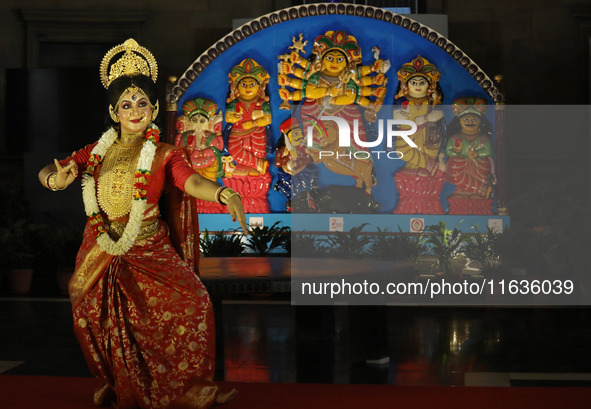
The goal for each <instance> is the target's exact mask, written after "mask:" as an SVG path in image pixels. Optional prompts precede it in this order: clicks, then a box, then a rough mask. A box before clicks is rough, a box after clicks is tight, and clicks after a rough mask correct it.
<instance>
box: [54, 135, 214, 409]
mask: <svg viewBox="0 0 591 409" xmlns="http://www.w3.org/2000/svg"><path fill="white" fill-rule="evenodd" d="M93 146H94V145H90V146H87V147H86V148H85V149H82V150H80V151H78V152H77V153H76V154H75V155H73V157H72V159H74V160H75V161H76V163H77V164H78V167H79V168H80V169H83V167H84V165H85V163H86V161H87V159H88V157H89V155H90V152H91V150H92V148H93ZM113 146H115V144H114V145H113ZM109 149H112V148H109ZM69 160H70V158H68V159H66V160H65V161H63V162H67V161H69ZM101 166H108V161H107V160H106V159H105V161H104V163H103V164H102V165H99V166H98V167H97V168H96V169H95V171H94V178H95V180H98V181H99V183H100V179H99V176H100V175H101ZM193 173H194V171H193V169H192V168H191V166H190V164H189V163H188V161H187V159H186V156H185V155H184V153H183V151H182V149H180V148H178V147H173V146H171V145H167V144H161V143H160V144H158V147H157V150H156V155H155V158H154V162H153V164H152V175H151V177H150V179H149V181H148V184H147V190H148V196H147V203H148V206H147V210H146V212H145V213H144V219H143V223H142V228H141V230H140V234H139V236H138V237H137V239H136V241H135V243H134V245H133V246H132V247H131V249H130V250H129V251H127V252H126V253H125V254H124V255H122V256H112V255H109V254H107V253H106V252H104V251H102V250H101V248H100V247H99V246H98V245H97V242H96V238H95V230H94V229H93V228H92V227H91V226H90V225H89V224H88V225H87V226H86V229H85V232H84V240H83V244H82V247H81V248H80V251H79V253H78V256H77V260H76V271H75V273H74V276H73V277H72V280H71V281H70V298H71V301H72V310H73V316H74V333H75V335H76V337H77V338H78V340H79V342H80V345H81V347H82V350H83V352H84V356H85V358H86V361H87V363H88V365H89V368H90V370H91V372H92V373H93V375H94V376H96V377H97V378H99V379H101V380H102V381H103V382H104V384H105V386H104V387H102V388H101V391H102V392H101V394H102V395H103V396H107V395H108V393H104V392H105V391H107V392H111V391H109V388H110V389H111V390H112V391H113V392H115V395H116V402H114V404H115V405H116V407H118V408H120V409H132V408H199V409H201V408H208V407H209V406H211V405H212V404H213V403H214V402H215V399H216V395H217V394H218V388H217V386H216V385H215V384H214V383H213V375H214V366H215V333H214V330H215V327H214V317H213V308H212V304H211V301H210V298H209V295H208V293H207V291H206V289H205V287H204V286H203V284H202V283H201V281H200V279H199V277H198V276H197V275H196V274H195V270H194V269H193V266H192V265H191V264H192V263H193V262H194V261H195V257H196V256H197V255H198V251H195V244H196V243H195V237H194V236H192V233H191V232H192V228H193V227H194V223H195V222H196V218H195V214H194V213H193V212H192V207H191V206H189V199H188V195H185V194H182V192H181V191H179V190H178V189H181V190H182V189H183V186H184V183H185V181H186V179H187V178H188V177H189V176H190V175H192V174H193ZM167 185H170V186H167ZM174 186H176V188H178V189H176V188H174ZM113 188H117V186H115V185H113ZM165 188H167V189H172V191H175V190H176V193H178V195H177V196H178V197H181V196H183V197H184V199H183V200H181V202H180V204H179V206H178V207H177V208H176V209H170V208H169V209H167V211H168V212H169V213H170V212H175V211H176V212H179V213H181V214H182V216H180V217H173V225H171V229H172V234H171V232H170V231H169V225H167V223H165V222H164V221H163V220H162V219H160V218H159V214H160V211H159V208H158V202H159V199H160V198H161V195H162V194H163V192H164V191H165ZM173 193H174V192H173ZM103 216H104V217H105V220H108V218H107V215H106V214H105V215H103ZM127 217H128V216H124V217H121V218H119V219H116V220H109V221H108V222H107V224H110V226H111V227H110V229H111V231H110V235H116V234H117V225H120V226H125V223H126V218H127ZM179 232H180V235H179ZM183 234H184V236H183ZM181 236H182V237H181ZM171 238H172V239H175V243H176V244H179V245H181V248H180V249H179V252H180V254H182V255H183V258H184V259H185V260H183V259H182V258H181V256H179V252H177V249H175V247H174V246H173V243H172V241H171ZM112 395H113V394H112V393H111V396H112ZM95 398H97V394H95ZM99 398H100V396H99ZM99 400H100V399H99ZM95 403H97V404H98V403H103V404H109V403H110V402H95Z"/></svg>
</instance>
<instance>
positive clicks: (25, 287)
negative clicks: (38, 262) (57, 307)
mask: <svg viewBox="0 0 591 409" xmlns="http://www.w3.org/2000/svg"><path fill="white" fill-rule="evenodd" d="M45 227H46V226H44V225H41V224H36V223H32V222H30V221H29V220H28V219H26V218H21V219H17V220H14V221H9V222H8V223H7V225H6V226H5V227H3V231H2V233H1V236H2V237H3V243H2V245H3V251H4V252H5V254H6V256H5V260H6V267H7V270H8V283H9V289H10V292H11V293H14V294H27V293H29V292H30V290H31V283H32V279H33V270H34V269H33V267H34V263H35V256H36V255H37V254H38V253H39V251H40V249H41V243H42V240H41V239H40V237H41V234H42V231H43V230H44V229H45Z"/></svg>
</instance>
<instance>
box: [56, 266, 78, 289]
mask: <svg viewBox="0 0 591 409" xmlns="http://www.w3.org/2000/svg"><path fill="white" fill-rule="evenodd" d="M73 274H74V267H70V268H60V269H58V270H57V271H56V272H55V278H56V280H57V288H58V290H59V293H60V294H66V295H67V294H68V293H69V291H68V284H69V283H70V279H71V278H72V275H73Z"/></svg>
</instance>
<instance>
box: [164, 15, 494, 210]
mask: <svg viewBox="0 0 591 409" xmlns="http://www.w3.org/2000/svg"><path fill="white" fill-rule="evenodd" d="M338 33H343V34H342V35H340V36H339V35H338ZM300 35H301V37H300ZM321 37H323V39H322V41H323V42H324V44H328V46H327V47H324V49H322V50H320V49H321V48H322V47H316V48H315V47H314V42H315V40H317V39H320V38H321ZM298 39H300V40H301V41H300V42H299V43H298ZM305 42H307V43H306V45H305V46H304V45H303V44H304V43H305ZM353 43H355V44H354V45H352V44H353ZM298 45H299V46H300V48H301V51H300V52H301V57H304V59H310V58H311V57H312V53H313V52H314V51H316V57H317V58H325V57H326V55H327V54H329V51H334V50H336V51H337V55H338V52H341V53H343V54H347V53H348V52H350V50H351V47H353V48H354V47H357V48H358V50H359V53H358V54H355V55H354V56H353V53H352V52H351V53H350V54H347V55H346V57H347V58H346V59H347V62H348V63H351V62H352V60H355V61H356V63H357V65H356V67H354V68H355V70H356V72H357V73H358V77H357V78H353V80H355V81H356V82H357V88H355V85H354V84H353V85H352V88H351V89H355V90H356V92H357V98H356V100H355V104H357V105H359V108H360V110H361V111H362V112H365V111H366V110H368V109H369V108H368V107H370V108H371V106H372V104H373V105H376V100H377V99H378V98H381V99H382V100H381V102H380V103H381V104H382V105H383V106H387V105H394V104H397V103H398V104H400V103H401V100H402V99H403V97H400V95H402V93H400V86H401V83H402V82H404V81H408V80H410V78H411V77H415V78H418V77H416V76H414V74H413V75H406V76H405V73H407V74H408V72H410V71H412V70H415V71H416V72H418V73H419V74H420V73H421V72H422V71H421V70H423V71H424V70H425V65H427V64H430V65H432V66H433V67H435V69H436V70H437V72H438V73H439V75H438V77H437V81H438V86H439V87H440V88H439V89H441V90H442V100H441V101H440V102H439V104H441V106H444V107H448V108H449V109H448V111H446V113H445V118H444V119H445V122H447V123H451V121H452V120H453V119H454V118H455V116H458V115H462V114H463V113H470V112H477V110H475V109H473V108H474V107H473V106H470V107H468V108H469V109H468V108H466V107H464V108H462V109H463V110H462V109H460V110H457V111H454V112H452V109H451V107H452V104H454V103H455V102H457V101H459V102H460V103H463V104H464V105H466V104H468V105H469V104H470V101H472V102H471V103H472V104H474V103H475V102H474V101H479V102H478V103H477V105H478V104H485V105H488V110H486V112H484V111H482V112H481V113H480V114H479V115H482V118H483V120H486V122H487V123H489V124H491V131H490V132H489V135H490V139H491V141H490V143H492V148H491V149H489V150H492V152H491V153H490V161H491V163H492V161H493V158H494V163H493V168H494V171H495V174H494V178H495V182H496V183H495V189H494V190H495V191H494V195H492V196H491V198H490V202H492V205H490V204H489V207H490V211H489V213H487V214H497V213H498V214H505V211H506V209H505V200H506V176H505V165H504V152H503V129H502V122H503V104H504V94H503V92H502V90H501V84H500V82H498V80H500V78H497V80H496V81H493V80H492V79H491V78H490V77H489V76H487V75H486V74H485V73H484V72H483V71H482V70H481V69H480V67H478V65H477V64H476V63H475V62H474V61H473V60H472V59H470V58H469V57H468V56H467V55H466V54H465V53H464V52H463V51H461V50H460V49H459V48H458V47H457V46H456V45H455V44H453V43H452V42H451V41H449V40H448V39H447V38H445V37H443V36H442V35H441V34H439V33H437V32H436V31H434V30H431V29H430V28H428V27H426V26H424V25H422V24H420V23H418V22H416V21H414V20H412V19H410V18H408V17H404V16H402V15H398V14H396V13H392V12H390V11H387V10H383V9H380V8H375V7H371V6H361V5H351V4H311V5H303V6H298V7H291V8H288V9H284V10H280V11H276V12H273V13H270V14H267V15H264V16H262V17H259V18H257V19H254V20H252V21H250V22H248V23H246V24H244V25H243V26H241V27H239V28H238V29H236V30H234V31H232V32H231V33H229V34H228V35H226V36H225V37H224V38H222V39H220V41H218V42H217V43H216V44H214V45H213V46H212V47H210V48H209V49H208V50H207V51H205V52H204V53H203V54H202V55H200V56H199V57H198V58H197V59H196V60H195V61H194V62H193V64H191V66H190V67H189V68H188V69H187V70H186V71H185V73H184V74H183V75H182V76H181V77H180V78H179V79H178V80H177V81H175V82H174V83H173V84H171V85H170V86H169V90H168V93H167V110H168V112H167V137H168V140H169V141H175V140H176V141H177V143H180V144H182V143H183V141H184V143H185V144H186V143H188V142H187V141H190V140H192V139H191V138H194V137H193V134H192V133H191V132H189V131H187V130H188V129H192V128H191V126H192V125H190V124H189V122H190V121H189V116H190V115H193V117H192V118H195V117H197V115H195V114H194V112H196V111H195V110H194V109H193V108H195V107H196V106H198V105H199V104H201V105H203V104H205V105H204V106H206V108H209V111H207V109H203V110H202V111H203V116H204V118H206V119H207V121H208V125H207V126H208V128H207V132H205V133H204V135H205V137H204V138H203V141H202V142H201V146H202V148H203V149H210V145H207V144H208V143H210V142H211V141H220V140H221V139H224V140H225V141H224V142H225V143H224V147H223V148H221V145H220V143H221V142H216V143H217V144H216V145H215V146H213V145H212V146H211V147H212V149H211V153H208V154H205V155H206V156H207V155H209V156H210V157H211V158H214V159H213V160H211V161H210V162H209V165H208V166H210V170H209V171H208V172H209V174H215V173H216V171H217V170H220V171H222V170H225V171H227V172H230V173H231V174H232V172H236V173H233V174H232V175H234V176H231V177H221V178H218V180H221V181H223V182H224V183H226V184H227V183H229V182H228V181H229V180H230V181H231V182H230V183H240V184H242V183H243V182H242V181H241V179H240V178H239V177H237V176H240V175H241V176H240V177H244V178H249V180H251V182H248V183H251V184H250V185H248V188H247V189H246V190H245V191H249V192H251V191H256V192H255V193H254V194H253V197H252V198H249V199H248V200H247V203H246V205H247V207H249V206H250V210H249V209H248V208H247V212H249V213H265V212H272V213H273V212H285V211H286V210H285V209H286V204H287V203H289V202H288V199H289V198H290V197H289V194H290V192H287V193H286V192H285V186H288V190H289V188H291V187H292V186H289V182H288V183H287V185H286V184H283V187H282V174H281V170H280V168H278V167H277V166H275V164H276V162H278V159H276V158H277V157H278V156H276V154H275V151H276V148H277V147H278V145H281V143H280V139H283V134H284V133H286V132H289V131H291V128H292V125H293V121H292V123H291V124H290V123H289V122H290V121H289V120H290V117H291V111H290V110H285V109H283V108H285V107H286V104H288V105H289V104H291V107H292V108H294V107H297V105H298V104H299V102H298V101H294V100H290V99H289V98H295V99H296V100H297V98H298V95H299V94H298V93H297V92H295V93H292V94H293V95H291V96H289V97H286V94H285V93H283V94H281V95H280V91H281V90H282V89H288V90H290V91H294V88H293V87H291V88H289V87H287V86H285V84H281V83H280V82H281V74H282V73H283V74H284V73H285V72H288V73H290V72H293V71H294V70H293V69H292V68H290V69H287V71H282V70H284V69H282V68H281V64H280V62H281V56H284V57H285V56H286V55H288V54H289V53H290V52H292V51H294V46H296V47H295V48H298V47H297V46H298ZM339 47H340V48H339ZM347 47H348V48H347ZM347 50H348V51H347ZM376 50H377V54H376ZM377 55H379V57H377ZM278 57H279V58H278ZM417 57H422V60H421V61H418V62H417ZM378 58H379V59H380V60H383V61H386V60H387V61H388V62H389V66H390V69H389V70H386V71H385V72H380V71H379V70H377V71H375V73H374V72H373V71H372V69H371V67H372V66H373V65H374V63H375V62H376V61H377V60H378ZM291 62H292V63H293V61H291ZM413 64H414V65H413ZM421 64H422V65H421ZM292 67H293V68H301V67H299V66H298V65H297V64H292ZM363 67H370V68H363ZM405 67H406V68H405ZM319 69H320V72H319V73H318V75H317V77H318V76H320V77H321V76H322V74H323V72H322V69H321V68H319ZM290 70H291V71H290ZM355 70H354V69H351V72H353V71H355ZM363 70H365V71H366V72H370V75H368V76H367V77H366V78H365V79H364V78H363V76H362V74H361V72H363ZM409 70H410V71H409ZM415 71H412V72H413V73H415ZM380 73H382V74H383V77H384V79H385V81H383V83H378V82H379V81H382V80H378V79H375V77H376V76H377V75H378V74H380ZM401 73H402V74H401ZM284 76H285V75H284ZM304 76H305V78H304V83H305V85H304V86H301V82H297V81H298V78H296V77H294V75H293V74H288V75H287V77H290V78H291V79H290V80H289V81H292V80H294V81H292V82H293V83H297V84H300V88H302V87H303V88H305V89H307V90H308V91H307V92H308V93H310V94H311V92H310V89H312V88H313V87H312V86H308V84H313V86H315V87H316V88H321V85H320V82H321V81H320V80H316V82H314V77H313V76H312V75H310V73H307V74H305V75H304ZM353 76H355V74H353ZM423 77H424V78H427V79H429V80H431V78H432V76H431V77H429V75H427V74H424V75H423ZM245 78H250V80H245V81H243V80H244V79H245ZM284 79H285V78H283V80H284ZM278 81H279V82H278ZM363 81H366V82H367V83H368V84H370V83H371V85H369V86H368V87H363V85H359V84H360V83H363ZM242 83H244V84H246V83H249V84H251V85H250V86H251V87H254V88H256V93H253V94H250V95H247V94H240V91H241V89H242V88H245V86H244V85H241V84H242ZM376 83H378V85H383V88H384V92H383V95H382V94H380V95H379V96H377V95H378V91H376V87H378V85H376ZM349 84H352V82H351V80H350V79H349ZM288 85H292V83H289V84H288ZM432 85H433V89H435V88H434V85H435V84H434V83H433V84H432ZM306 86H308V88H306ZM241 87H242V88H241ZM347 87H348V85H345V86H344V87H343V89H349V88H347ZM329 88H330V86H327V87H326V89H327V90H328V89H329ZM336 88H338V87H336V86H335V87H334V89H336ZM295 91H298V89H297V87H296V89H295ZM327 92H333V91H327ZM334 92H336V91H334ZM334 92H333V93H334ZM351 92H353V91H351ZM344 93H345V91H342V92H341V94H343V95H344ZM300 94H301V93H300ZM294 95H295V97H294ZM361 95H367V96H368V97H367V98H368V100H367V103H366V104H365V105H363V104H362V103H361V102H360V100H361V97H360V96H361ZM300 96H301V95H300ZM282 97H284V98H283V99H282ZM305 97H306V95H304V99H305ZM329 97H330V95H329ZM396 97H398V98H396ZM286 98H287V101H286ZM466 98H468V99H466ZM196 101H197V102H196ZM466 101H468V102H466ZM302 104H303V102H302ZM368 104H369V105H368ZM407 105H408V104H407ZM407 105H404V103H403V105H402V106H403V108H402V110H404V109H407V108H408V107H407ZM213 106H215V109H214V108H212V107H213ZM391 112H392V111H391V110H390V111H389V113H388V114H391ZM479 112H480V111H479ZM477 113H478V112H477ZM216 115H217V116H216ZM380 115H385V114H384V109H382V110H381V111H380ZM366 116H367V115H366ZM199 118H201V117H199ZM360 118H361V117H360ZM177 119H179V120H180V122H179V124H180V125H178V124H177ZM193 121H194V123H197V122H196V119H193ZM201 121H202V123H205V120H204V119H203V118H201ZM247 122H248V123H247ZM229 125H230V126H229ZM228 128H230V130H228ZM318 128H320V127H318ZM224 130H225V132H224ZM183 132H184V133H183ZM234 136H235V137H236V138H242V139H232V138H233V137H234ZM195 139H197V138H195ZM233 140H234V142H232V141H233ZM243 140H244V141H246V142H242V141H243ZM207 141H209V142H207ZM464 142H465V141H464ZM211 143H213V142H211ZM244 143H245V144H246V145H248V148H244V147H243V144H244ZM265 143H266V145H265ZM487 143H488V142H487ZM241 144H242V145H241ZM288 144H289V142H288ZM279 147H280V146H279ZM241 149H244V150H248V152H247V153H245V154H244V155H242V154H241V153H240V152H241ZM450 149H451V150H453V149H454V146H451V147H450ZM229 150H230V151H233V152H234V153H233V155H232V157H236V158H238V157H240V159H239V160H234V161H231V162H229V161H228V157H227V155H228V153H229ZM441 150H442V151H444V147H442V148H441ZM451 150H450V152H451ZM203 152H204V151H200V152H199V155H203ZM207 152H209V151H207ZM446 160H448V158H447V157H446ZM215 161H217V162H215ZM214 162H215V163H214ZM203 163H205V162H203ZM315 165H316V168H318V169H317V170H318V172H319V174H320V183H319V186H318V187H319V188H320V190H322V189H323V188H324V189H326V188H327V187H331V186H343V187H348V186H352V185H353V184H354V181H355V180H357V177H356V176H355V175H353V178H352V177H350V176H345V173H341V174H339V172H338V171H337V172H335V171H334V170H333V171H332V172H331V171H330V170H327V169H326V168H327V167H325V166H323V163H315ZM403 165H404V163H403V162H399V163H398V164H396V165H393V164H392V163H391V162H388V163H379V161H374V170H373V172H374V176H375V179H376V185H375V187H374V188H373V190H370V189H368V188H367V185H369V182H368V183H366V184H363V183H359V185H361V187H362V188H363V187H365V188H366V194H369V195H370V196H371V197H372V199H373V200H375V202H377V203H378V206H377V207H376V208H379V210H376V211H377V212H379V213H393V212H394V213H396V212H397V209H400V202H401V198H400V194H399V192H398V190H399V189H401V187H400V185H397V184H396V183H399V182H400V181H397V182H396V183H395V182H394V180H393V175H396V174H398V175H399V176H400V175H402V172H401V169H402V167H403ZM204 166H205V165H204ZM226 175H227V173H226ZM232 177H234V179H233V180H232ZM445 180H446V181H445V186H444V187H443V193H441V196H442V197H444V200H442V202H445V199H446V198H447V197H449V196H450V192H452V191H454V189H456V186H455V185H453V183H450V181H449V180H450V179H445ZM237 181H239V182H237ZM244 183H246V182H244ZM400 183H402V182H400ZM442 184H443V183H442ZM232 187H234V188H236V187H237V186H236V185H232ZM294 190H295V188H294ZM460 190H461V189H460ZM481 190H482V191H484V190H485V189H481ZM455 191H456V192H457V191H458V189H456V190H455ZM446 192H447V193H446ZM438 194H439V193H438ZM483 194H484V193H483ZM486 194H488V191H487V192H486ZM256 195H258V197H256ZM243 196H244V195H243ZM265 196H266V197H265ZM261 197H264V198H265V203H263V201H261ZM308 197H309V195H308ZM265 206H267V207H265ZM410 208H411V209H413V208H412V207H410ZM419 209H420V208H419ZM460 209H463V208H462V207H460ZM468 209H470V208H469V207H468ZM332 210H333V211H336V210H334V209H332ZM469 211H471V210H469ZM212 212H213V211H212ZM337 212H339V211H337ZM340 212H342V213H347V212H348V211H347V210H345V211H340ZM439 212H440V211H439V210H436V211H435V212H434V213H436V214H445V213H449V214H452V213H451V212H450V209H449V207H448V206H447V205H445V206H443V208H442V213H439ZM399 213H400V211H399ZM402 213H404V211H403V212H402ZM412 213H423V212H422V211H412V210H411V211H409V212H408V213H404V214H412ZM455 214H462V213H461V211H460V213H455ZM473 214H478V213H473Z"/></svg>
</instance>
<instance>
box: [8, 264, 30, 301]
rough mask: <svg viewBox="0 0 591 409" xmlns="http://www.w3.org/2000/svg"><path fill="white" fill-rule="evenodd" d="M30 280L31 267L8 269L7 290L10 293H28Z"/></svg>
mask: <svg viewBox="0 0 591 409" xmlns="http://www.w3.org/2000/svg"><path fill="white" fill-rule="evenodd" d="M32 282H33V269H32V268H12V269H10V270H8V291H10V293H11V294H20V295H23V294H29V293H30V292H31V283H32Z"/></svg>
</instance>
